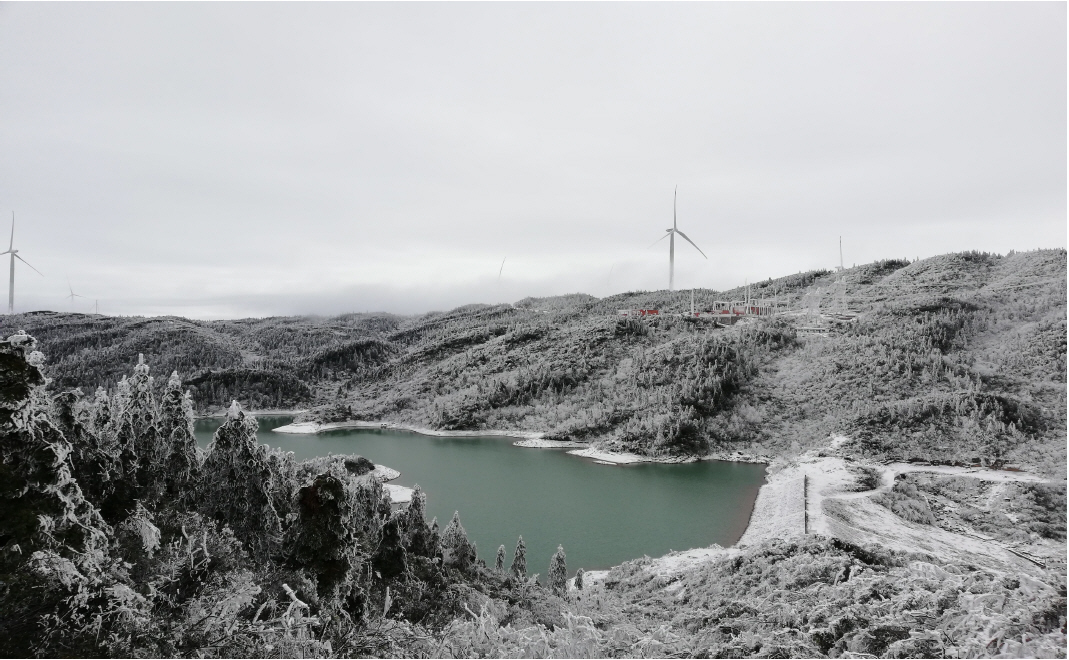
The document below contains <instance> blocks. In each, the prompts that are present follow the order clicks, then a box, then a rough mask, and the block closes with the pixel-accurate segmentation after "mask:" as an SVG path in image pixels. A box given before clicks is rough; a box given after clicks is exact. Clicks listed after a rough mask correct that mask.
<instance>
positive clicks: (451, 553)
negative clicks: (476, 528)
mask: <svg viewBox="0 0 1069 660" xmlns="http://www.w3.org/2000/svg"><path fill="white" fill-rule="evenodd" d="M442 549H443V555H442V563H443V564H445V565H447V566H456V567H457V568H459V569H461V570H468V569H470V568H471V567H472V566H473V565H474V564H475V558H476V550H475V544H474V543H472V542H471V541H469V540H468V533H467V532H465V531H464V526H463V525H461V524H460V512H459V511H454V512H453V519H452V520H450V521H449V524H448V525H446V527H445V531H443V532H442Z"/></svg>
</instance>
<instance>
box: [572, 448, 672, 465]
mask: <svg viewBox="0 0 1069 660" xmlns="http://www.w3.org/2000/svg"><path fill="white" fill-rule="evenodd" d="M568 453H569V454H572V455H573V456H582V457H583V458H592V459H594V460H595V461H599V462H601V463H611V464H613V465H627V464H629V463H648V462H650V461H651V460H652V459H650V458H648V457H646V456H639V455H638V454H630V453H627V452H614V451H603V450H601V449H595V448H593V447H588V448H586V449H574V450H572V451H570V452H568Z"/></svg>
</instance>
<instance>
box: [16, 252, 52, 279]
mask: <svg viewBox="0 0 1069 660" xmlns="http://www.w3.org/2000/svg"><path fill="white" fill-rule="evenodd" d="M15 258H16V259H18V260H19V261H21V262H22V263H24V264H26V265H27V266H29V267H30V268H33V266H32V265H31V264H30V262H29V261H26V260H25V259H23V258H22V257H20V256H19V255H17V254H16V255H15ZM33 272H35V273H37V274H38V275H40V276H41V277H44V276H45V274H44V273H42V272H41V271H39V270H37V269H36V268H33Z"/></svg>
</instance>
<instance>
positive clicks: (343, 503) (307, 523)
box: [288, 474, 403, 602]
mask: <svg viewBox="0 0 1069 660" xmlns="http://www.w3.org/2000/svg"><path fill="white" fill-rule="evenodd" d="M346 491H347V489H346V485H345V483H343V482H342V481H341V479H339V478H338V477H337V476H335V475H332V474H320V475H318V476H316V477H315V479H313V480H312V482H311V483H309V484H307V485H305V486H304V487H303V488H301V489H300V491H299V492H298V495H297V498H296V499H297V520H296V522H295V523H294V524H293V526H292V527H290V529H289V533H288V537H289V542H288V546H289V553H288V554H289V555H290V557H292V558H293V560H294V561H295V562H296V563H297V564H298V565H300V566H303V567H305V568H306V569H308V570H309V571H310V572H311V573H312V574H313V575H315V576H316V583H317V585H316V586H317V592H318V594H319V598H320V599H321V600H323V601H326V602H330V601H332V600H334V599H335V598H336V597H337V595H338V593H339V592H340V590H342V589H343V588H344V587H345V586H346V585H348V583H349V582H351V580H352V577H353V575H352V574H353V573H354V572H355V571H356V570H357V569H358V568H359V565H360V558H359V557H358V555H357V549H358V547H359V544H358V543H357V541H356V533H355V532H356V527H357V522H356V518H357V510H356V507H355V506H354V501H353V500H354V498H352V497H350V496H349V493H348V492H346ZM402 568H403V564H402Z"/></svg>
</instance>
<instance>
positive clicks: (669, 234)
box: [646, 229, 672, 250]
mask: <svg viewBox="0 0 1069 660" xmlns="http://www.w3.org/2000/svg"><path fill="white" fill-rule="evenodd" d="M671 235H672V230H671V229H669V230H668V233H667V234H665V235H664V236H661V237H660V238H658V239H657V240H655V241H654V242H652V243H650V245H649V247H647V248H646V249H647V250H648V249H650V248H651V247H653V246H654V245H657V244H658V243H660V242H661V241H663V240H664V239H666V238H668V237H669V236H671Z"/></svg>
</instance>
